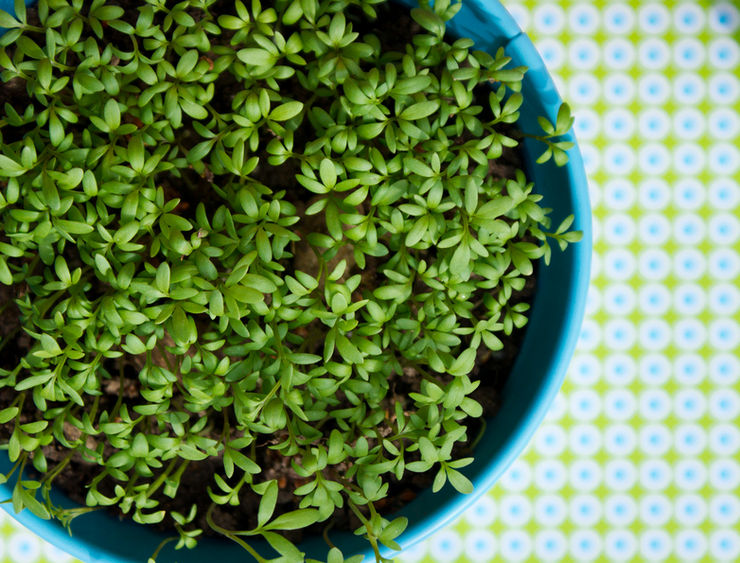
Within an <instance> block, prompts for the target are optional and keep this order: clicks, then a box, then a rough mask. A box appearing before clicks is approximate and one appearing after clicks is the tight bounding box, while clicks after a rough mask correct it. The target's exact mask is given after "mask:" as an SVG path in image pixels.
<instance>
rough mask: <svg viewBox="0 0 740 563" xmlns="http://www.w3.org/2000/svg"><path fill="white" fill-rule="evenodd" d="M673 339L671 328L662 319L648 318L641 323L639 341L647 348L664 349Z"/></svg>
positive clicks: (652, 349)
mask: <svg viewBox="0 0 740 563" xmlns="http://www.w3.org/2000/svg"><path fill="white" fill-rule="evenodd" d="M670 341H671V329H670V327H669V325H668V323H667V322H666V321H664V320H662V319H647V320H645V321H642V322H641V323H640V328H639V342H640V346H642V347H643V348H644V349H645V350H650V351H653V352H654V351H657V350H664V349H665V348H666V347H667V346H668V344H669V343H670Z"/></svg>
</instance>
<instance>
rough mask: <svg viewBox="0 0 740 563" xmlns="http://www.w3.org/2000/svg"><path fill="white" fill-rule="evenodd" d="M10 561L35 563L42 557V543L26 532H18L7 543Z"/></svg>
mask: <svg viewBox="0 0 740 563" xmlns="http://www.w3.org/2000/svg"><path fill="white" fill-rule="evenodd" d="M7 548H8V557H9V559H10V561H18V562H20V561H23V562H24V563H35V562H36V561H37V560H38V559H39V557H40V556H41V541H39V539H38V538H37V537H36V536H34V535H33V534H31V533H30V532H27V531H25V530H18V531H16V532H15V533H14V534H13V535H12V536H10V539H9V540H8V542H7Z"/></svg>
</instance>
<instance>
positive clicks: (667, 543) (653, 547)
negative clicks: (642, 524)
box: [640, 530, 673, 561]
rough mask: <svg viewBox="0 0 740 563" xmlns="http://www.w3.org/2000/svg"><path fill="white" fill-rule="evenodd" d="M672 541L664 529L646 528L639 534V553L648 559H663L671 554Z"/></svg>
mask: <svg viewBox="0 0 740 563" xmlns="http://www.w3.org/2000/svg"><path fill="white" fill-rule="evenodd" d="M672 543H673V542H672V541H671V536H670V534H668V532H666V531H665V530H648V531H646V532H644V533H643V534H641V535H640V553H641V554H642V555H643V556H644V557H645V558H646V559H647V560H649V561H658V560H663V559H665V558H666V557H668V556H669V555H670V554H671V550H672V548H673V545H672Z"/></svg>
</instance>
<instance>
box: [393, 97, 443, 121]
mask: <svg viewBox="0 0 740 563" xmlns="http://www.w3.org/2000/svg"><path fill="white" fill-rule="evenodd" d="M438 109H439V100H427V101H425V102H419V103H417V104H413V105H411V106H409V107H407V108H406V109H405V110H403V111H402V112H401V114H400V115H399V116H398V117H399V118H401V119H407V120H409V121H414V120H416V119H422V118H424V117H429V116H430V115H432V114H433V113H434V112H435V111H437V110H438Z"/></svg>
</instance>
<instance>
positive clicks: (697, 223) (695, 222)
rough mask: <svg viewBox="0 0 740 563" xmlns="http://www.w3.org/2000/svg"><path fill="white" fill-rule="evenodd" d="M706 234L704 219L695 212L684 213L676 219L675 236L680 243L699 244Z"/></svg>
mask: <svg viewBox="0 0 740 563" xmlns="http://www.w3.org/2000/svg"><path fill="white" fill-rule="evenodd" d="M704 235H705V225H704V221H703V219H702V218H701V217H699V216H698V215H695V214H693V213H684V214H682V215H679V216H678V217H676V218H675V219H674V222H673V236H674V238H675V239H676V241H677V242H678V243H679V244H683V245H697V244H699V243H700V242H701V241H702V240H703V239H704Z"/></svg>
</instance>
